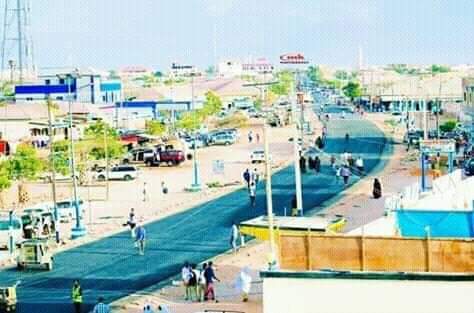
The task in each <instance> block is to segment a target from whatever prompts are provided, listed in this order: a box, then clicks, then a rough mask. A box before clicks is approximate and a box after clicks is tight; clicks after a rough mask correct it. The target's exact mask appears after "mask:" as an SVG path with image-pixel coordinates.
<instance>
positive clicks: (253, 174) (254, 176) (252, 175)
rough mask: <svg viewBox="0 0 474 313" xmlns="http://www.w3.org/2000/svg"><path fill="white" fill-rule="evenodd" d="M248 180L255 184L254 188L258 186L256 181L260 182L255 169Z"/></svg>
mask: <svg viewBox="0 0 474 313" xmlns="http://www.w3.org/2000/svg"><path fill="white" fill-rule="evenodd" d="M250 180H251V181H253V182H254V183H255V186H257V185H258V181H259V180H260V174H259V173H258V170H257V168H254V169H253V171H252V174H251V175H250Z"/></svg>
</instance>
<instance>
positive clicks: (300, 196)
mask: <svg viewBox="0 0 474 313" xmlns="http://www.w3.org/2000/svg"><path fill="white" fill-rule="evenodd" d="M297 79H298V77H297V75H295V80H294V87H293V89H294V92H295V93H294V94H295V97H294V98H293V101H292V109H291V111H292V113H293V124H294V136H293V158H294V166H295V184H296V209H297V210H298V213H299V214H301V215H303V194H302V193H303V192H302V188H301V168H300V157H301V156H300V152H299V150H300V149H299V145H298V137H299V133H298V123H297V114H296V100H297V99H296V85H297ZM292 209H293V208H292Z"/></svg>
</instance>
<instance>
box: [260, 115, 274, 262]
mask: <svg viewBox="0 0 474 313" xmlns="http://www.w3.org/2000/svg"><path fill="white" fill-rule="evenodd" d="M263 141H264V146H265V172H266V173H265V174H266V175H265V176H266V180H265V191H266V198H267V216H268V230H269V235H270V254H271V258H272V260H271V262H272V263H274V262H275V260H276V254H275V250H276V247H275V236H274V224H273V201H272V167H271V164H270V162H271V161H270V147H269V142H268V126H267V123H265V124H264V125H263Z"/></svg>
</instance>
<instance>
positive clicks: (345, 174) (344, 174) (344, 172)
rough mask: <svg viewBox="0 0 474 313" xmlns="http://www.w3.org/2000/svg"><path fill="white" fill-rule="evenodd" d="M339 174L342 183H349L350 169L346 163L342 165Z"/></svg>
mask: <svg viewBox="0 0 474 313" xmlns="http://www.w3.org/2000/svg"><path fill="white" fill-rule="evenodd" d="M341 176H342V179H343V181H344V185H345V186H347V185H348V184H349V176H351V170H350V169H349V167H348V166H347V165H344V166H343V167H342V168H341Z"/></svg>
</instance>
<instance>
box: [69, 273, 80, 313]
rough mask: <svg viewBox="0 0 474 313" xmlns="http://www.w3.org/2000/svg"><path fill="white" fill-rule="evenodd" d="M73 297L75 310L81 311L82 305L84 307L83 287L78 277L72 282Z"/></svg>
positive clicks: (78, 312)
mask: <svg viewBox="0 0 474 313" xmlns="http://www.w3.org/2000/svg"><path fill="white" fill-rule="evenodd" d="M71 298H72V305H73V307H74V312H75V313H81V312H82V311H81V307H82V288H81V285H80V284H79V281H78V280H77V279H76V280H74V282H73V284H72V292H71Z"/></svg>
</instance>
